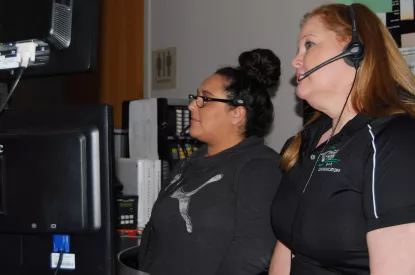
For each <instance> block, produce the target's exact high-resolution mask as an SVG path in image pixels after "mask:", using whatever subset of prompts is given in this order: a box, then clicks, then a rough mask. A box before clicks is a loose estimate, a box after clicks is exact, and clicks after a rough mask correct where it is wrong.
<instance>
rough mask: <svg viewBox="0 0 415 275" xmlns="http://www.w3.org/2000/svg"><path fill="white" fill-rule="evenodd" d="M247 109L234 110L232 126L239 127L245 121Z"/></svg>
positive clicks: (239, 107) (240, 107)
mask: <svg viewBox="0 0 415 275" xmlns="http://www.w3.org/2000/svg"><path fill="white" fill-rule="evenodd" d="M245 117H246V109H245V107H242V106H238V107H236V108H234V109H233V110H232V124H233V125H238V124H240V123H241V122H243V121H244V120H245Z"/></svg>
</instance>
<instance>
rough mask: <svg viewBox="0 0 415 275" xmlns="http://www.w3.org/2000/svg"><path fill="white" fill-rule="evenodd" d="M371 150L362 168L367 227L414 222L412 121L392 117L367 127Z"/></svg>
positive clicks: (414, 127) (414, 128)
mask: <svg viewBox="0 0 415 275" xmlns="http://www.w3.org/2000/svg"><path fill="white" fill-rule="evenodd" d="M368 132H369V135H370V139H369V140H370V144H368V146H369V148H370V150H369V151H370V153H369V155H368V158H367V162H366V167H365V170H364V175H363V177H364V179H363V180H364V184H363V198H364V199H363V204H364V214H365V217H366V221H367V231H371V230H375V229H378V228H383V227H388V226H394V225H399V224H405V223H412V222H415V177H414V171H415V122H414V121H413V120H412V119H410V118H408V117H407V118H404V119H400V120H398V121H391V122H390V123H389V124H388V125H387V126H386V127H385V128H384V129H381V130H378V131H376V130H375V129H371V127H370V126H369V127H368Z"/></svg>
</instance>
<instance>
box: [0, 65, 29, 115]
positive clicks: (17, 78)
mask: <svg viewBox="0 0 415 275" xmlns="http://www.w3.org/2000/svg"><path fill="white" fill-rule="evenodd" d="M24 70H25V67H22V68H21V69H20V71H19V73H18V74H17V77H16V79H15V81H14V82H13V85H12V88H11V89H10V92H9V94H8V95H7V97H6V99H5V100H4V102H3V104H2V105H1V107H0V114H1V113H2V112H3V109H4V108H5V107H6V105H7V103H8V102H9V100H10V98H11V97H12V95H13V92H14V91H15V90H16V87H17V84H19V81H20V79H21V78H22V75H23V72H24Z"/></svg>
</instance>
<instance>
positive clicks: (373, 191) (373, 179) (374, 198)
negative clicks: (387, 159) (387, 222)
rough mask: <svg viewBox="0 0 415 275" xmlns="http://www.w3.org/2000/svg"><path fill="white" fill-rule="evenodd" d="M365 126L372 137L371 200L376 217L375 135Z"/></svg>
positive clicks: (376, 216)
mask: <svg viewBox="0 0 415 275" xmlns="http://www.w3.org/2000/svg"><path fill="white" fill-rule="evenodd" d="M367 127H368V128H369V134H370V136H371V137H372V147H373V168H372V200H373V214H374V215H375V218H376V219H378V218H379V217H378V212H377V206H376V194H375V187H376V179H375V176H376V153H377V152H376V143H375V135H374V134H373V132H372V127H371V126H370V125H369V124H368V125H367Z"/></svg>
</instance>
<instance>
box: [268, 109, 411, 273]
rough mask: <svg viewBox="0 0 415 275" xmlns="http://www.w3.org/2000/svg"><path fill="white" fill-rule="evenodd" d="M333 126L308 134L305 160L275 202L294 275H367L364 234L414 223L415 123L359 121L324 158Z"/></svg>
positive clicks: (276, 224)
mask: <svg viewBox="0 0 415 275" xmlns="http://www.w3.org/2000/svg"><path fill="white" fill-rule="evenodd" d="M330 127H331V119H330V118H329V117H327V116H321V117H320V118H319V119H317V120H316V121H315V122H314V123H312V124H310V125H309V126H308V127H307V128H306V129H305V130H304V131H303V133H302V138H303V142H302V145H301V150H300V158H299V161H298V162H297V163H296V165H295V166H294V167H293V168H292V169H291V170H290V171H289V172H288V173H285V174H284V175H283V178H282V182H281V185H280V188H279V190H278V192H277V194H276V196H275V198H274V202H273V206H272V224H273V228H274V231H275V234H276V235H277V238H278V239H279V240H280V241H281V242H282V243H284V244H285V245H286V246H287V247H288V248H290V249H291V250H292V251H293V253H294V254H295V257H294V258H293V260H292V263H291V274H295V275H298V274H307V275H312V274H338V273H339V272H340V273H342V274H369V256H368V248H367V244H366V233H367V232H369V231H371V230H374V229H378V228H382V227H387V226H393V225H398V224H405V223H411V222H415V177H414V174H413V172H414V171H415V120H414V119H412V118H410V117H409V116H407V115H393V116H388V117H382V118H370V117H366V116H363V115H357V116H356V117H355V118H354V119H352V120H350V121H349V122H348V123H347V124H346V125H345V126H344V127H343V129H342V130H341V131H340V132H339V133H338V134H336V135H335V136H333V138H332V139H331V140H330V142H329V144H327V146H326V147H325V149H324V152H321V150H322V149H323V148H324V145H325V144H322V145H320V146H318V147H316V146H317V143H318V141H319V139H320V137H321V135H322V134H323V133H324V132H326V131H327V130H328V129H330ZM320 153H321V154H320ZM319 154H320V157H319V158H318V156H319ZM317 158H318V162H317V165H316V166H315V169H314V173H313V175H312V177H311V179H310V181H309V183H308V185H307V186H306V183H307V181H308V179H309V177H310V173H311V171H312V169H313V167H314V164H315V161H316V159H317Z"/></svg>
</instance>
